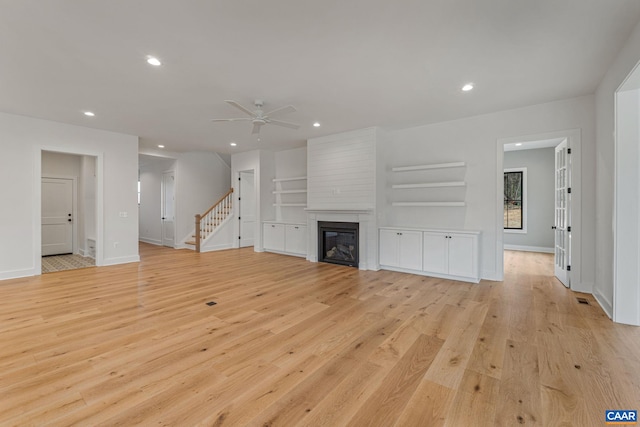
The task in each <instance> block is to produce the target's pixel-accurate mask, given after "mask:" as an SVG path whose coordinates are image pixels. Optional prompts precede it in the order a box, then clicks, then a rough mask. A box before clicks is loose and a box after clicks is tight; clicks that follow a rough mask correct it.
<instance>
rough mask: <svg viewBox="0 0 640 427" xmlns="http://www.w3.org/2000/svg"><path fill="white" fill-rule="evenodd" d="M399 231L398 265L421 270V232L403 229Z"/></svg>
mask: <svg viewBox="0 0 640 427" xmlns="http://www.w3.org/2000/svg"><path fill="white" fill-rule="evenodd" d="M399 233H400V236H399V237H400V244H399V251H398V264H399V266H400V267H402V268H408V269H411V270H422V232H421V231H404V230H403V231H400V232H399Z"/></svg>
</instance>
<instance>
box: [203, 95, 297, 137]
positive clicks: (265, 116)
mask: <svg viewBox="0 0 640 427" xmlns="http://www.w3.org/2000/svg"><path fill="white" fill-rule="evenodd" d="M224 102H226V103H227V104H229V105H232V106H234V107H236V108H237V109H238V110H241V111H243V112H244V113H246V114H248V115H249V117H240V118H233V119H212V120H211V121H212V122H236V121H250V122H251V123H253V130H252V131H251V133H252V134H257V133H260V128H261V127H262V126H263V125H266V124H272V125H277V126H283V127H286V128H289V129H298V128H299V127H300V125H297V124H295V123H289V122H283V121H282V120H275V119H272V118H271V117H272V116H274V115H279V114H289V113H293V112H295V111H297V110H296V108H295V107H294V106H293V105H287V106H285V107H280V108H276V109H275V110H272V111H269V112H268V113H265V112H264V111H263V110H262V106H263V105H264V102H263V101H262V100H260V99H256V100H255V102H254V103H253V105H255V107H256V109H255V110H254V111H251V110H249V109H248V108H246V107H243V106H242V105H240V104H238V103H237V102H236V101H232V100H225V101H224Z"/></svg>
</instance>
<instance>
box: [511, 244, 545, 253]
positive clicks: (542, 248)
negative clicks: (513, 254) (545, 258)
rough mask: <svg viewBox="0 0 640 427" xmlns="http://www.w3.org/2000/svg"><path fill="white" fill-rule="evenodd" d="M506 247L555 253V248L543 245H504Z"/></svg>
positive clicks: (516, 249)
mask: <svg viewBox="0 0 640 427" xmlns="http://www.w3.org/2000/svg"><path fill="white" fill-rule="evenodd" d="M504 248H505V249H506V250H508V251H523V252H542V253H545V254H552V253H554V250H553V248H545V247H542V246H521V245H504Z"/></svg>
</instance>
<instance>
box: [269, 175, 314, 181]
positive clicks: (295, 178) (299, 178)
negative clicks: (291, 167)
mask: <svg viewBox="0 0 640 427" xmlns="http://www.w3.org/2000/svg"><path fill="white" fill-rule="evenodd" d="M305 179H307V177H306V176H296V177H293V178H273V182H285V181H302V180H305Z"/></svg>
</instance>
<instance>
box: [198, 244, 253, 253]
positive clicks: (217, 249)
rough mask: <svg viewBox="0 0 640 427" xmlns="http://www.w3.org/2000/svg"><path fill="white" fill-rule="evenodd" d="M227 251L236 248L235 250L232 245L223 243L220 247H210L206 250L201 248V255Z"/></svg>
mask: <svg viewBox="0 0 640 427" xmlns="http://www.w3.org/2000/svg"><path fill="white" fill-rule="evenodd" d="M247 247H248V246H247ZM226 249H234V248H233V245H232V244H231V243H223V244H220V245H214V246H210V247H207V248H204V249H203V248H202V247H200V253H204V252H215V251H223V250H226Z"/></svg>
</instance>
